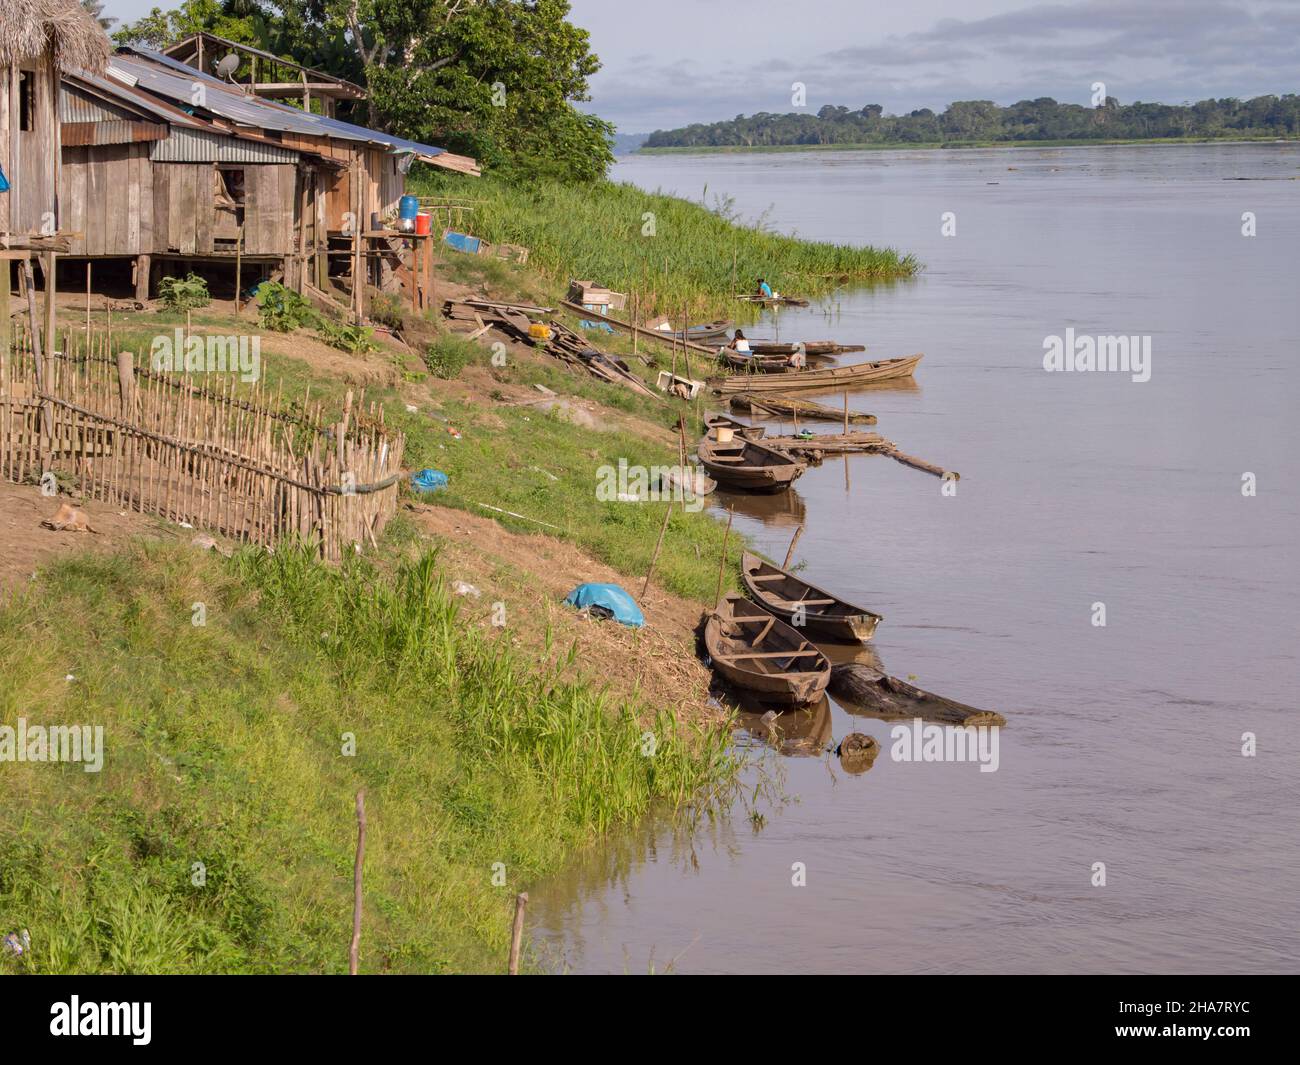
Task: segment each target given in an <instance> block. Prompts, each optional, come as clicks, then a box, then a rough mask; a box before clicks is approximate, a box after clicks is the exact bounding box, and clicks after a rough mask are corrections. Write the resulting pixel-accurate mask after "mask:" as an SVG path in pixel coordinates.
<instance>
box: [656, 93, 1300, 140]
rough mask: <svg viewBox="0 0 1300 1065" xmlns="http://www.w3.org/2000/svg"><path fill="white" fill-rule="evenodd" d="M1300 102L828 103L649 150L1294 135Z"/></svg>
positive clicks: (663, 133) (674, 136)
mask: <svg viewBox="0 0 1300 1065" xmlns="http://www.w3.org/2000/svg"><path fill="white" fill-rule="evenodd" d="M1297 135H1300V96H1297V95H1296V94H1294V93H1288V94H1287V95H1285V96H1257V97H1255V99H1253V100H1236V99H1232V98H1227V99H1223V100H1202V101H1201V102H1200V103H1196V104H1190V105H1185V106H1184V105H1171V104H1145V103H1131V104H1121V103H1120V102H1119V101H1118V100H1116V99H1115V98H1114V97H1113V96H1108V97H1107V98H1106V102H1105V104H1103V105H1101V106H1098V107H1083V106H1081V105H1079V104H1060V103H1057V102H1056V101H1055V100H1053V99H1052V98H1051V97H1049V96H1044V97H1041V98H1039V99H1037V100H1021V101H1020V102H1019V103H1017V104H1012V105H1011V106H1010V107H999V106H998V105H997V104H995V103H993V102H992V101H990V100H959V101H957V102H956V103H953V104H950V105H949V106H948V109H947V110H946V111H944V112H942V113H938V114H937V113H935V112H934V111H931V110H930V109H929V108H928V107H923V108H921V109H920V110H919V111H912V112H911V113H910V114H906V115H886V114H885V113H884V109H883V108H882V107H881V106H880V105H879V104H868V105H867V106H866V107H863V108H861V109H860V110H857V111H852V110H850V109H849V108H847V107H835V106H833V105H831V104H827V105H826V106H825V107H823V108H822V109H821V110H820V111H818V112H817V113H816V114H815V115H814V114H811V113H808V112H803V113H799V112H791V113H790V114H784V115H777V114H772V113H770V112H767V111H760V112H758V113H757V114H754V115H749V116H745V115H737V116H736V117H735V118H733V119H731V120H729V121H725V122H713V123H708V124H704V123H697V124H695V125H693V126H686V127H685V128H683V129H671V130H659V131H657V132H655V133H652V134H650V136H649V137H648V138H647V139H646V142H645V147H647V148H712V147H743V148H759V147H768V146H777V145H800V144H808V145H819V144H822V145H825V144H936V143H938V144H942V143H960V142H966V141H969V142H980V141H1064V140H1155V139H1159V138H1169V137H1268V136H1273V137H1288V136H1290V137H1294V136H1297Z"/></svg>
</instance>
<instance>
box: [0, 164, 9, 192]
mask: <svg viewBox="0 0 1300 1065" xmlns="http://www.w3.org/2000/svg"><path fill="white" fill-rule="evenodd" d="M8 191H9V179H8V178H7V177H5V172H4V170H3V169H2V168H0V192H8Z"/></svg>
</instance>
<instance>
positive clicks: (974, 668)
mask: <svg viewBox="0 0 1300 1065" xmlns="http://www.w3.org/2000/svg"><path fill="white" fill-rule="evenodd" d="M615 176H616V177H617V178H619V179H621V180H626V181H632V182H635V183H636V184H638V185H641V186H643V187H645V188H648V189H655V188H662V189H663V190H665V191H669V192H675V193H677V194H679V195H683V196H686V197H688V198H692V199H697V200H698V199H700V198H701V197H702V196H703V195H704V189H705V187H706V185H707V188H708V199H709V200H710V201H712V200H713V197H714V195H715V194H724V195H729V196H733V197H735V201H736V206H737V207H738V208H739V209H740V211H741V212H742V213H743V214H744V215H745V216H747V217H749V218H755V217H758V216H759V215H761V214H763V213H764V212H767V214H766V221H767V223H768V224H770V225H771V226H772V227H774V228H776V229H778V230H781V231H784V232H794V233H797V234H799V235H801V236H805V237H810V238H818V239H829V240H836V241H845V242H853V243H863V244H886V245H890V246H893V247H896V248H899V249H901V250H904V251H908V252H911V253H914V254H915V255H916V256H917V257H918V258H919V259H920V260H921V261H922V262H923V263H924V264H925V266H926V269H925V270H924V272H923V273H922V274H920V276H919V277H917V278H916V279H915V280H910V281H906V282H901V283H895V284H889V285H881V286H877V287H874V288H866V289H855V290H851V291H845V292H843V293H840V294H839V295H838V296H836V297H834V298H832V299H830V300H827V301H825V302H824V303H821V304H818V305H815V306H813V307H811V308H808V309H806V310H784V311H782V312H780V314H779V316H778V317H777V318H776V319H775V320H774V321H769V322H765V323H764V325H763V326H762V327H757V328H755V329H753V330H751V331H750V332H751V335H754V334H757V335H774V334H779V335H780V336H781V337H782V338H783V339H790V340H796V339H824V338H833V339H837V340H840V341H843V342H846V343H849V342H854V343H865V344H866V345H868V352H867V354H866V355H865V356H864V355H850V356H846V357H845V359H844V361H855V360H858V359H862V358H884V357H887V356H894V355H906V354H910V353H912V352H918V351H919V352H924V353H925V359H924V361H923V362H922V364H921V366H920V367H919V369H918V371H917V375H916V383H915V386H914V387H912V388H899V389H884V388H880V389H873V390H865V391H859V392H855V393H852V394H851V397H850V402H851V404H852V406H853V407H855V408H856V409H859V410H867V411H871V412H872V413H875V414H877V415H878V416H879V419H880V420H879V425H878V426H877V427H876V428H877V429H878V431H880V432H881V433H883V434H884V435H885V436H886V437H888V438H889V439H891V440H893V441H895V442H896V443H897V444H898V445H899V446H900V447H901V448H902V450H904V451H906V452H909V453H911V454H914V455H918V456H921V457H923V458H925V459H927V460H929V461H931V462H934V463H937V464H938V465H940V466H943V467H946V468H948V469H952V470H956V471H959V472H960V474H961V478H962V479H961V481H960V482H959V484H958V486H957V492H956V494H955V495H952V496H945V495H943V494H942V492H941V483H940V481H939V480H938V479H936V478H934V477H932V476H929V475H927V474H925V473H922V472H919V471H917V470H913V469H909V468H908V467H905V466H902V465H900V464H898V463H896V462H893V461H891V460H889V459H888V458H884V457H879V456H855V457H853V458H850V459H849V460H848V462H847V464H846V463H845V462H844V461H843V460H840V459H833V460H829V461H827V462H826V463H825V465H823V466H821V467H820V468H816V469H812V470H810V471H809V472H808V473H807V474H805V476H804V477H803V478H802V479H801V480H799V481H798V482H797V484H796V486H795V489H794V492H793V493H792V495H791V496H790V498H788V499H785V500H771V499H767V500H755V499H754V498H753V497H749V498H746V497H738V496H730V495H720V496H719V497H717V498H718V503H719V505H724V506H725V505H729V504H732V503H734V504H735V506H736V519H735V520H736V527H737V528H738V529H739V530H740V531H742V532H743V533H745V534H746V535H748V536H750V537H752V538H753V540H754V542H755V543H756V544H757V545H758V547H759V549H760V550H762V551H763V552H765V553H766V554H768V555H769V556H773V557H776V558H778V559H779V558H781V557H783V556H784V553H785V549H786V546H787V544H788V541H789V538H790V536H791V534H792V533H793V531H794V528H795V526H796V525H797V524H798V523H799V522H800V521H802V522H804V523H805V524H806V528H805V531H804V534H803V537H802V539H801V540H800V542H799V545H798V549H797V551H796V558H797V559H799V560H801V561H803V562H805V563H806V568H805V569H804V571H803V574H804V575H805V576H806V577H807V578H808V579H809V580H811V581H813V583H816V584H819V585H822V586H824V587H827V588H831V589H833V590H835V591H836V592H837V593H838V594H840V595H842V596H843V597H844V598H846V599H848V600H850V601H852V602H857V603H861V604H863V605H864V606H867V607H868V608H870V609H872V610H875V611H877V612H878V613H881V614H883V615H885V621H884V622H883V623H882V624H881V626H880V628H879V630H878V632H877V634H876V638H875V641H874V652H875V654H876V655H878V657H879V661H880V663H881V664H882V665H883V667H884V669H885V670H886V671H888V672H889V673H892V674H894V675H895V676H899V677H908V676H915V678H916V683H917V684H919V685H920V686H922V687H924V688H927V689H930V690H932V691H936V692H939V693H942V694H944V695H947V696H949V697H950V698H954V699H958V700H960V701H962V702H965V703H970V704H973V705H975V706H979V707H984V708H988V709H995V710H998V711H1000V712H1002V713H1003V714H1004V715H1005V716H1006V719H1007V725H1006V727H1005V728H1004V729H1003V730H1002V731H1001V737H1000V739H1001V742H1000V750H999V765H998V769H997V771H996V772H988V773H982V772H980V771H979V768H978V766H976V765H974V764H969V763H965V764H953V763H920V762H902V761H895V760H892V759H891V757H890V749H891V747H892V745H893V744H892V740H891V738H890V729H891V727H892V725H891V723H887V722H884V721H880V720H877V719H873V718H868V717H861V716H853V715H852V714H850V713H849V711H847V710H846V709H845V708H844V707H842V706H840V705H839V704H837V703H835V702H834V701H833V700H832V702H831V704H830V706H829V707H828V708H823V710H822V712H821V713H820V714H819V715H803V721H802V722H800V723H796V724H793V725H792V726H791V728H792V729H793V730H794V731H796V732H801V733H802V734H803V735H804V736H806V737H807V738H808V740H807V742H806V743H805V745H804V746H805V749H806V750H812V751H814V752H816V751H817V750H820V749H823V748H824V746H825V745H826V744H828V743H829V742H830V741H831V739H832V737H834V738H838V737H840V736H843V735H844V734H845V733H847V732H850V731H853V730H857V731H863V732H867V733H870V734H871V735H873V736H875V737H876V738H877V739H878V740H879V741H880V742H881V744H882V748H883V750H882V752H881V755H880V757H879V758H878V759H877V760H876V763H875V765H874V766H873V767H872V768H871V770H870V771H869V772H867V773H865V774H863V775H860V776H851V775H848V774H846V773H844V772H843V771H842V770H841V769H840V767H839V763H838V761H837V760H836V759H834V758H828V757H826V756H825V755H822V756H820V757H818V756H816V754H813V755H805V756H803V757H782V758H775V757H774V758H773V759H772V760H773V761H779V763H780V769H781V771H782V772H783V774H784V781H783V787H784V790H785V792H786V793H787V794H788V795H789V796H791V797H793V799H794V800H795V801H792V802H788V803H786V804H783V805H782V806H780V807H778V808H766V807H761V808H762V809H763V812H764V813H765V816H766V821H765V823H764V824H763V825H762V826H761V827H760V828H758V829H757V830H756V829H755V828H754V826H753V825H752V824H751V822H750V820H749V819H748V818H747V816H746V815H745V811H744V810H743V809H742V808H740V807H738V808H737V810H736V812H735V814H734V815H733V816H732V817H731V818H729V819H727V820H725V821H723V822H721V823H718V824H711V825H709V826H707V827H705V828H704V829H701V830H699V831H697V832H696V833H694V834H693V835H691V836H687V835H685V834H683V833H682V832H680V831H675V830H674V829H673V827H672V826H671V825H667V824H663V823H659V822H655V821H651V822H650V823H648V824H646V825H644V826H642V827H641V828H640V829H639V830H637V831H636V832H634V833H631V834H628V835H626V836H624V837H621V838H618V839H615V840H612V841H610V843H609V844H608V845H607V846H603V847H601V848H599V849H598V850H595V851H593V852H592V853H591V854H590V855H588V856H587V857H586V858H585V859H584V860H583V861H582V862H580V863H579V864H577V865H575V866H574V867H573V868H572V869H570V870H568V871H567V872H566V873H565V874H564V875H562V876H560V877H558V878H556V879H555V880H552V881H550V882H548V883H546V884H543V885H540V886H539V887H538V888H537V889H535V890H534V892H533V900H534V905H533V908H532V912H531V914H530V917H531V920H532V929H531V931H532V935H533V938H534V942H535V943H536V944H537V945H538V946H539V947H540V948H541V949H542V950H544V951H545V952H546V953H547V954H548V955H549V956H550V957H551V959H552V961H553V962H554V963H555V964H556V965H558V966H562V967H564V968H567V969H569V970H571V971H576V972H646V971H648V970H649V969H651V968H654V969H663V968H664V967H666V966H667V965H668V964H669V963H671V965H672V968H673V969H674V970H675V971H677V972H698V973H713V972H813V971H815V972H1141V971H1157V972H1203V971H1210V972H1215V971H1226V972H1248V971H1295V970H1296V969H1297V968H1300V930H1298V929H1297V925H1298V924H1300V922H1298V920H1297V917H1298V915H1300V903H1298V901H1297V900H1298V899H1300V725H1298V724H1297V716H1296V715H1297V697H1298V694H1300V667H1298V666H1297V654H1296V640H1297V633H1298V632H1300V624H1297V622H1300V607H1298V605H1297V603H1298V600H1297V593H1298V592H1300V588H1298V587H1297V585H1298V582H1297V573H1298V571H1300V567H1298V565H1297V540H1298V539H1300V491H1298V489H1297V477H1298V476H1300V469H1298V468H1297V467H1298V459H1300V429H1297V426H1298V425H1300V409H1298V408H1300V283H1298V269H1297V268H1298V267H1300V180H1295V179H1296V178H1297V177H1298V176H1300V147H1297V146H1296V145H1213V146H1185V147H1184V146H1171V147H1164V146H1162V147H1137V148H1128V147H1115V148H1103V147H1098V148H1078V149H1050V150H1030V149H1020V150H1010V149H1007V150H979V151H960V152H944V151H925V152H921V151H918V152H825V153H819V152H809V153H791V154H773V155H758V154H756V155H671V156H634V157H630V158H628V159H626V160H624V161H622V162H620V163H619V165H618V167H617V170H616V174H615ZM1242 178H1247V179H1252V180H1237V179H1242ZM1288 179H1289V180H1288ZM945 212H952V213H953V214H954V215H955V227H956V232H955V235H952V236H944V235H942V232H941V227H942V223H943V215H944V213H945ZM1243 212H1253V215H1254V218H1255V226H1256V232H1257V235H1256V236H1254V237H1247V236H1243V234H1242V227H1243V220H1242V215H1243ZM660 239H667V237H666V235H663V234H661V237H660ZM719 254H723V252H722V251H720V253H719ZM774 281H775V282H776V285H777V287H778V288H780V287H781V283H780V278H775V279H774ZM1067 327H1073V328H1074V330H1075V332H1076V333H1077V334H1090V335H1110V334H1123V335H1146V336H1150V337H1151V345H1152V371H1151V379H1150V380H1149V381H1147V382H1145V383H1136V382H1134V381H1132V380H1131V379H1130V377H1129V375H1127V374H1118V373H1091V374H1086V373H1049V372H1046V371H1045V370H1044V369H1043V352H1044V347H1043V345H1044V339H1045V338H1046V337H1048V336H1052V335H1058V336H1059V335H1063V334H1064V332H1065V330H1066V328H1067ZM811 398H819V399H821V400H822V401H823V402H827V403H839V402H840V396H839V395H838V394H834V395H830V396H821V397H811ZM776 428H777V427H776V426H775V425H773V427H772V428H771V429H769V431H770V432H771V431H776ZM815 428H816V427H815ZM820 428H822V429H823V431H831V430H833V429H834V426H828V425H824V426H821V427H820ZM788 430H789V427H788V426H787V427H786V431H788ZM846 467H847V468H846ZM1246 473H1253V474H1254V475H1255V479H1256V483H1257V494H1256V495H1254V496H1253V497H1252V496H1246V495H1243V492H1242V483H1243V474H1246ZM1096 603H1103V604H1104V605H1105V621H1106V624H1105V626H1104V627H1102V626H1098V625H1094V624H1093V620H1094V616H1095V610H1094V604H1096ZM1243 733H1253V734H1254V735H1255V737H1256V738H1257V745H1258V746H1257V754H1256V755H1255V756H1254V757H1245V756H1243V754H1242V746H1243ZM1098 862H1101V863H1104V864H1105V878H1106V880H1105V885H1104V886H1094V883H1093V881H1094V879H1095V875H1094V868H1095V863H1098ZM795 863H803V867H804V868H805V869H806V885H805V886H801V887H796V886H794V885H793V884H792V878H793V877H794V875H795V874H794V873H793V872H792V868H793V867H794V866H795Z"/></svg>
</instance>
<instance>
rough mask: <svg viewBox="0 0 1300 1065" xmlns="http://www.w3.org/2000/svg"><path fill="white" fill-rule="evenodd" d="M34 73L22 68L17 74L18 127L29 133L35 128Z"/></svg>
mask: <svg viewBox="0 0 1300 1065" xmlns="http://www.w3.org/2000/svg"><path fill="white" fill-rule="evenodd" d="M35 89H36V75H35V74H34V73H33V72H32V71H30V70H23V71H20V72H19V75H18V128H19V129H20V130H22V131H23V132H24V133H30V132H31V131H32V130H34V129H35V128H36V92H35Z"/></svg>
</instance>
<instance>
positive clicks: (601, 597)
mask: <svg viewBox="0 0 1300 1065" xmlns="http://www.w3.org/2000/svg"><path fill="white" fill-rule="evenodd" d="M564 601H565V602H566V603H568V604H569V606H573V607H577V608H578V609H579V610H581V609H583V608H584V607H590V608H591V613H593V614H602V613H603V614H604V615H606V616H608V617H612V618H613V619H614V620H615V621H617V622H619V623H620V624H622V625H630V626H631V627H632V628H634V629H639V628H641V627H642V626H643V625H644V624H645V615H643V614H642V613H641V608H640V607H639V606H637V605H636V600H635V599H633V598H632V597H631V596H630V595H628V594H627V592H625V591H624V590H623V589H622V588H620V587H619V586H618V585H617V584H580V585H578V587H576V588H575V589H573V591H571V592H570V593H569V595H568V598H566V599H565V600H564Z"/></svg>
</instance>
